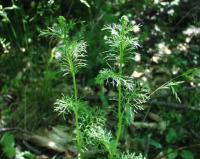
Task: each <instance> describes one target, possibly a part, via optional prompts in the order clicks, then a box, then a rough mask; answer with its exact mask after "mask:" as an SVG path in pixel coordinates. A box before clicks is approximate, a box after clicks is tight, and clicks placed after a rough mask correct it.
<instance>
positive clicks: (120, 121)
mask: <svg viewBox="0 0 200 159" xmlns="http://www.w3.org/2000/svg"><path fill="white" fill-rule="evenodd" d="M123 54H124V49H123V45H122V44H120V49H119V76H122V73H123V71H122V67H123ZM121 109H122V83H121V80H120V81H119V84H118V110H117V111H118V114H117V117H118V123H117V134H116V140H115V146H114V152H113V153H115V152H116V149H117V146H118V144H119V140H120V136H121V132H122V119H123V116H122V110H121Z"/></svg>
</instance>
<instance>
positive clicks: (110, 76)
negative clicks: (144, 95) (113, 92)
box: [96, 69, 135, 90]
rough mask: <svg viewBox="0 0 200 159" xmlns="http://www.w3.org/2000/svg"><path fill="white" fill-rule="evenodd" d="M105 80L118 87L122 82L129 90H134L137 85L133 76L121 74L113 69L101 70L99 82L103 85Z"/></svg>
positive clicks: (97, 78)
mask: <svg viewBox="0 0 200 159" xmlns="http://www.w3.org/2000/svg"><path fill="white" fill-rule="evenodd" d="M104 81H106V84H108V83H111V84H112V85H113V87H117V86H118V85H119V83H121V84H122V86H123V87H124V88H125V89H128V90H132V89H133V88H134V86H135V84H134V82H133V79H132V78H130V77H128V76H122V75H119V74H118V73H116V72H114V71H112V70H111V69H103V70H101V71H100V72H99V75H98V76H97V77H96V83H97V84H99V85H103V84H104Z"/></svg>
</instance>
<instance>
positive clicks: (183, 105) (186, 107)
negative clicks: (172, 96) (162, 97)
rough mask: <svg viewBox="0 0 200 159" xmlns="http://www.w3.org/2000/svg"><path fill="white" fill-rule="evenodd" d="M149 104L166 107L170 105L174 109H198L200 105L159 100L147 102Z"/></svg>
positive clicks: (199, 109)
mask: <svg viewBox="0 0 200 159" xmlns="http://www.w3.org/2000/svg"><path fill="white" fill-rule="evenodd" d="M148 104H150V105H158V106H166V107H172V108H176V109H186V110H188V109H189V110H192V111H200V106H187V105H185V104H177V103H166V102H161V101H154V100H153V101H150V102H148Z"/></svg>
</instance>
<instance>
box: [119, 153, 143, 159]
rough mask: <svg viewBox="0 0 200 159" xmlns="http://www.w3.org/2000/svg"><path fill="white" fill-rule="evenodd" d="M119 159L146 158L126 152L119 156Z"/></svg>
mask: <svg viewBox="0 0 200 159" xmlns="http://www.w3.org/2000/svg"><path fill="white" fill-rule="evenodd" d="M117 159H145V157H143V156H142V155H141V154H139V155H136V154H135V153H130V152H126V153H122V154H119V155H118V158H117Z"/></svg>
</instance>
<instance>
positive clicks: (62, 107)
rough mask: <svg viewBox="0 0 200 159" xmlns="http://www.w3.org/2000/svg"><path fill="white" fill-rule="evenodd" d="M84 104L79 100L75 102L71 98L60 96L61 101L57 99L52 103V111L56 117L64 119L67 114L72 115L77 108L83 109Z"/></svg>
mask: <svg viewBox="0 0 200 159" xmlns="http://www.w3.org/2000/svg"><path fill="white" fill-rule="evenodd" d="M85 106H86V104H85V103H84V102H81V101H79V100H75V99H74V98H73V97H69V96H65V95H62V98H61V99H57V100H56V102H55V103H54V111H55V112H57V113H58V115H62V116H63V117H64V118H65V117H66V115H67V114H69V113H73V112H74V111H76V109H77V108H78V109H79V108H80V109H81V108H82V109H83V108H84V107H85Z"/></svg>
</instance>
